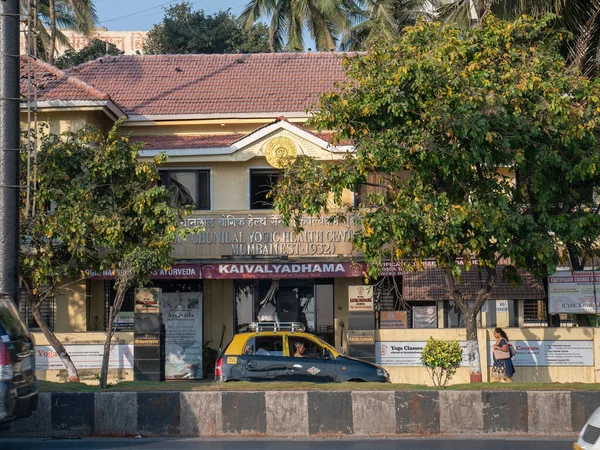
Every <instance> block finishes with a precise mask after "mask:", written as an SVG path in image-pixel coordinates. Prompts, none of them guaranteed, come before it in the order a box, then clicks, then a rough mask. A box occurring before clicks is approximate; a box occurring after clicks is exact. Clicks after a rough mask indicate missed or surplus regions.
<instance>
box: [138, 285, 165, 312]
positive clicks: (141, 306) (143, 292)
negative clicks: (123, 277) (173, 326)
mask: <svg viewBox="0 0 600 450" xmlns="http://www.w3.org/2000/svg"><path fill="white" fill-rule="evenodd" d="M159 297H160V289H159V288H135V291H134V300H135V308H134V311H135V312H136V313H152V314H156V313H158V311H159V304H158V303H159V302H158V299H159Z"/></svg>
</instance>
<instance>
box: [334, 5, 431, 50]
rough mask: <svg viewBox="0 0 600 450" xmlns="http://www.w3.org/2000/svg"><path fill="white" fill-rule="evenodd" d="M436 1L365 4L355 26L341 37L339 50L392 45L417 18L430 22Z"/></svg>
mask: <svg viewBox="0 0 600 450" xmlns="http://www.w3.org/2000/svg"><path fill="white" fill-rule="evenodd" d="M436 4H437V2H436V0H366V2H364V3H363V5H361V6H362V11H361V14H360V15H358V16H357V17H356V20H355V25H354V26H353V27H352V28H350V29H349V30H348V31H347V32H346V33H345V34H344V36H343V39H342V42H341V47H342V48H343V49H345V50H346V49H347V50H364V49H366V48H368V47H369V46H370V45H371V44H372V43H374V42H377V41H391V40H393V39H395V38H396V37H397V36H398V35H399V34H400V33H401V32H402V29H403V28H404V27H406V26H408V25H413V24H414V23H415V22H416V21H417V19H418V18H420V17H426V18H429V19H433V18H434V17H435V11H436Z"/></svg>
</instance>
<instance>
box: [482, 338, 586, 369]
mask: <svg viewBox="0 0 600 450" xmlns="http://www.w3.org/2000/svg"><path fill="white" fill-rule="evenodd" d="M511 343H512V345H513V347H514V348H515V350H516V351H517V354H516V355H515V356H514V357H513V364H514V365H515V366H521V367H531V366H593V365H594V347H593V341H514V342H511ZM488 344H489V348H491V347H492V345H493V344H494V342H488ZM493 363H494V361H493V356H492V352H489V361H488V364H489V365H490V366H491V365H492V364H493Z"/></svg>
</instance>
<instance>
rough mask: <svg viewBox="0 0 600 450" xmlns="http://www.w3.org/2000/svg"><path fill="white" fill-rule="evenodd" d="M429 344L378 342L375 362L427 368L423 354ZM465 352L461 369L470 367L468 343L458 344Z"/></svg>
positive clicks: (385, 364)
mask: <svg viewBox="0 0 600 450" xmlns="http://www.w3.org/2000/svg"><path fill="white" fill-rule="evenodd" d="M425 344H427V342H377V343H375V362H376V363H377V364H379V365H381V366H395V367H425V366H423V363H422V362H421V353H422V352H423V348H424V347H425ZM458 344H459V345H460V348H461V349H462V351H463V359H462V362H461V363H460V365H461V367H468V366H469V361H468V359H467V358H468V355H467V343H466V342H460V341H459V343H458Z"/></svg>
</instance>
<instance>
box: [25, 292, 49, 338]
mask: <svg viewBox="0 0 600 450" xmlns="http://www.w3.org/2000/svg"><path fill="white" fill-rule="evenodd" d="M39 310H40V314H41V315H42V317H43V318H44V320H45V321H46V323H47V324H48V328H49V329H50V330H51V331H54V296H52V297H49V298H48V299H47V300H46V301H45V302H43V303H42V304H41V305H40V306H39ZM19 313H20V315H21V318H22V319H23V322H25V325H27V327H28V328H29V329H30V330H39V329H40V326H39V325H38V323H37V322H36V320H35V318H34V317H33V312H32V310H31V299H30V298H29V296H28V295H27V291H26V290H24V289H22V290H21V291H20V293H19Z"/></svg>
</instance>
